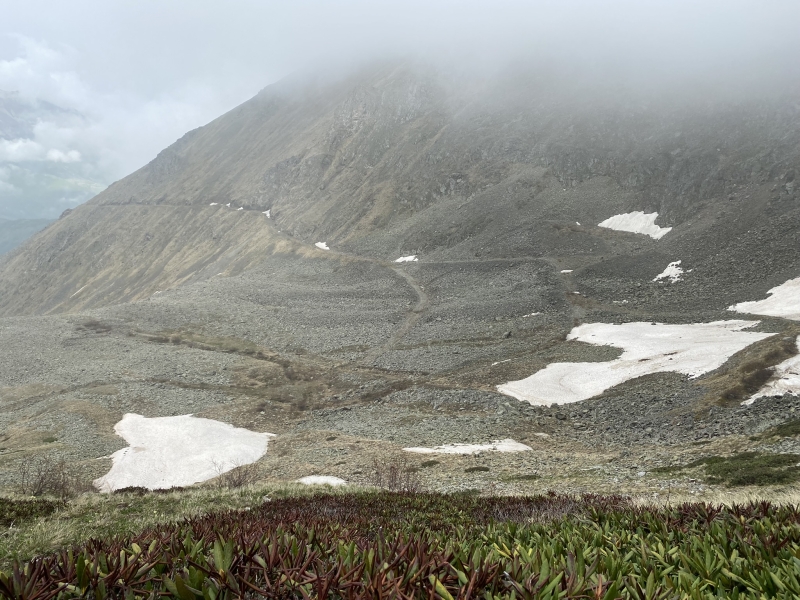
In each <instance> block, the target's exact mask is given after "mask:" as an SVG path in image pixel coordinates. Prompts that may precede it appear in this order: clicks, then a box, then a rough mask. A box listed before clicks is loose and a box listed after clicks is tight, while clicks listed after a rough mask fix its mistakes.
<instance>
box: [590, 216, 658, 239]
mask: <svg viewBox="0 0 800 600" xmlns="http://www.w3.org/2000/svg"><path fill="white" fill-rule="evenodd" d="M657 218H658V213H657V212H654V213H647V214H645V213H644V212H643V211H641V210H637V211H634V212H630V213H625V214H622V215H615V216H613V217H610V218H608V219H606V220H605V221H602V222H601V223H598V224H597V226H598V227H605V228H606V229H614V230H616V231H629V232H631V233H641V234H643V235H649V236H650V237H651V238H653V239H654V240H659V239H661V238H662V237H664V236H665V235H667V234H668V233H669V232H670V231H672V227H659V226H658V225H656V219H657Z"/></svg>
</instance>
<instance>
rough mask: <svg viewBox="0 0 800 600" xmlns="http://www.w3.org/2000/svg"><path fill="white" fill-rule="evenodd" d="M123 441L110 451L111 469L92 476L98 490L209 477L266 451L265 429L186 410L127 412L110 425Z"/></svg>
mask: <svg viewBox="0 0 800 600" xmlns="http://www.w3.org/2000/svg"><path fill="white" fill-rule="evenodd" d="M114 431H115V432H116V434H117V435H119V436H121V437H122V438H124V440H125V441H126V442H128V444H129V446H128V447H127V448H123V449H122V450H117V451H116V452H115V453H114V454H112V455H111V458H112V459H113V460H114V463H113V465H112V466H111V470H110V471H109V472H108V473H106V474H105V475H103V476H102V477H100V478H99V479H96V480H95V481H94V485H95V487H97V488H98V489H99V490H100V491H101V492H111V491H114V490H118V489H121V488H126V487H131V486H137V487H144V488H147V489H149V490H155V489H164V488H171V487H176V486H187V485H192V484H193V483H197V482H199V481H206V480H208V479H213V478H214V477H217V476H218V475H220V474H222V473H224V472H226V471H230V470H231V469H233V468H235V467H238V466H240V465H246V464H250V463H253V462H255V461H257V460H258V459H259V458H261V457H262V456H264V454H265V453H266V452H267V442H268V441H269V439H270V438H271V437H274V435H273V434H271V433H257V432H255V431H250V430H248V429H241V428H238V427H234V426H233V425H228V424H227V423H221V422H220V421H213V420H211V419H200V418H197V417H194V416H192V415H181V416H178V417H156V418H153V419H148V418H147V417H143V416H142V415H135V414H131V413H128V414H126V415H125V416H124V417H122V420H121V421H120V422H119V423H117V424H116V425H115V426H114Z"/></svg>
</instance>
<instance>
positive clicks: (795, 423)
mask: <svg viewBox="0 0 800 600" xmlns="http://www.w3.org/2000/svg"><path fill="white" fill-rule="evenodd" d="M796 435H800V419H794V420H792V421H787V422H786V423H781V424H780V425H777V426H775V427H771V428H770V429H767V430H766V431H764V432H763V433H762V434H761V435H760V436H758V438H757V439H762V438H769V437H794V436H796Z"/></svg>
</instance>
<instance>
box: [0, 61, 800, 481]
mask: <svg viewBox="0 0 800 600" xmlns="http://www.w3.org/2000/svg"><path fill="white" fill-rule="evenodd" d="M601 92H602V93H601ZM798 134H800V107H798V106H797V104H796V103H795V102H793V101H792V100H791V99H788V100H787V99H786V98H782V97H777V96H776V97H771V98H766V97H762V98H750V99H739V100H735V101H734V100H726V101H722V100H714V101H705V102H700V101H697V100H691V101H689V100H685V99H684V100H682V101H681V102H678V101H676V100H675V99H660V98H657V97H651V96H648V95H647V94H646V93H644V92H642V93H638V92H636V93H630V94H627V93H626V94H618V93H616V92H612V91H608V90H605V91H603V90H601V91H596V93H594V92H593V93H591V94H588V93H586V90H580V89H576V88H575V87H574V86H570V85H568V84H567V83H564V82H561V81H555V80H550V79H543V78H541V77H537V76H533V75H531V76H519V74H518V73H516V74H512V73H505V74H501V75H497V76H495V77H493V78H491V79H485V80H478V79H470V80H465V79H464V78H459V76H456V75H452V74H444V73H442V72H441V71H436V70H434V69H431V68H422V67H419V66H410V65H408V64H404V63H383V64H380V65H375V66H372V67H370V68H365V69H362V70H360V71H358V72H357V73H355V74H352V73H351V74H349V75H347V76H341V77H334V76H331V77H328V78H327V79H314V78H301V77H296V78H293V79H291V80H287V81H285V82H281V83H279V84H276V85H274V86H270V87H268V88H266V89H264V90H263V91H262V92H261V93H259V94H258V95H257V96H256V97H255V98H253V99H251V100H250V101H248V102H246V103H244V104H243V105H241V106H239V107H238V108H236V109H235V110H233V111H231V112H230V113H228V114H226V115H223V116H222V117H220V118H218V119H217V120H215V121H213V122H212V123H210V124H208V125H206V126H205V127H202V128H200V129H197V130H195V131H192V132H190V133H188V134H186V135H185V136H184V137H183V138H181V139H180V140H179V141H178V142H176V143H175V144H174V145H172V146H170V147H169V148H167V149H166V150H164V151H163V152H162V153H161V154H159V156H158V157H157V158H156V159H154V160H153V161H152V162H151V163H150V164H148V165H147V166H145V167H144V168H142V169H140V170H139V171H137V172H136V173H133V174H132V175H130V176H128V177H126V178H125V179H123V180H121V181H119V182H116V183H115V184H113V185H112V186H110V187H109V188H108V189H107V190H106V191H104V192H103V193H101V194H99V195H98V196H97V197H95V198H94V199H93V200H91V201H90V202H88V203H86V204H85V205H82V206H81V207H79V208H78V209H76V210H75V211H73V212H72V213H71V214H69V215H68V216H66V217H64V218H62V219H61V220H59V221H58V222H57V223H55V224H53V225H52V226H50V227H48V228H47V229H46V230H45V231H43V232H42V233H40V234H39V235H37V236H35V237H34V238H33V239H31V240H30V241H29V242H27V243H26V244H25V245H24V246H23V247H21V248H19V249H17V250H16V251H14V252H12V253H10V254H8V255H6V256H4V257H0V315H3V318H2V319H0V324H2V327H0V348H2V350H0V366H2V369H0V372H1V373H2V381H0V394H2V395H0V432H2V433H0V447H2V450H1V451H0V452H4V453H5V454H7V455H8V456H9V457H11V458H13V459H14V460H22V459H23V458H24V457H26V456H30V455H32V454H37V453H39V454H42V453H47V452H55V453H60V455H63V456H69V457H70V458H71V460H75V461H86V462H85V464H86V465H87V466H86V468H87V469H89V470H91V471H92V473H95V472H96V474H97V475H99V474H101V472H102V471H103V470H104V469H107V465H108V463H107V462H104V461H93V462H92V461H91V460H90V459H95V458H98V457H102V456H106V455H108V454H109V453H110V452H111V451H113V450H115V449H118V448H120V447H123V446H124V442H122V440H120V438H118V437H116V436H114V434H113V430H112V426H113V424H114V423H115V422H117V421H118V420H119V419H120V418H121V416H122V414H124V413H127V412H135V413H137V414H144V415H145V416H148V417H154V416H170V415H179V414H186V413H190V412H191V413H197V414H199V415H202V416H206V417H209V418H216V419H220V420H225V421H226V422H230V423H232V424H234V425H237V426H242V427H248V428H251V429H257V430H259V431H268V432H270V433H276V434H278V437H277V438H276V439H275V440H274V441H273V442H270V451H269V452H268V453H267V456H266V457H265V459H263V461H262V462H263V464H264V465H266V466H265V468H266V469H267V471H268V473H269V476H270V477H274V478H277V479H282V478H283V479H286V478H293V477H295V476H297V477H299V476H302V475H317V474H323V475H335V476H339V477H342V478H344V479H346V480H348V481H362V482H366V481H367V480H368V479H369V470H370V468H371V466H370V465H371V464H372V463H371V461H372V459H373V458H375V457H376V456H379V457H384V458H385V457H387V456H388V457H391V456H405V455H404V454H403V452H402V447H404V446H435V445H440V444H447V443H473V442H484V441H485V442H488V441H491V440H495V439H504V438H514V439H516V440H518V441H522V442H524V443H526V444H528V445H529V446H530V447H532V448H533V449H534V452H533V453H526V454H525V456H524V457H523V458H520V456H521V455H508V456H506V455H500V454H491V453H489V455H485V456H483V457H478V458H476V457H470V458H468V459H465V458H458V457H455V458H454V457H448V458H446V459H441V460H440V461H439V462H438V463H437V465H440V466H437V467H436V469H442V471H439V472H434V471H435V470H434V471H424V472H423V471H421V472H422V473H423V474H425V476H426V477H428V478H429V484H430V485H432V486H439V487H442V486H443V487H445V488H446V489H453V488H454V487H459V486H460V487H476V486H477V487H485V486H487V485H506V486H507V487H508V489H517V488H515V487H514V486H515V485H516V486H519V485H523V487H524V485H542V486H548V485H550V486H553V485H562V487H564V486H566V487H571V488H572V489H577V488H581V486H584V487H583V488H581V489H586V488H585V486H589V487H590V488H591V489H600V488H606V489H611V490H618V489H623V488H624V489H631V490H643V489H660V487H659V486H662V485H666V484H665V483H664V481H665V480H664V478H663V477H661V478H658V477H656V478H653V479H648V478H645V479H640V478H639V477H638V475H636V476H635V477H634V476H632V475H631V473H637V474H638V473H639V472H640V471H642V472H645V473H646V472H648V471H649V470H650V468H651V467H655V466H659V465H662V466H663V465H665V464H671V463H672V462H674V461H676V460H680V459H681V457H683V456H693V455H695V454H696V453H697V452H698V448H700V450H703V451H707V452H711V451H713V452H718V453H725V452H730V451H732V450H735V449H744V448H747V447H750V446H752V445H753V442H752V441H751V442H748V441H747V440H748V436H753V435H755V434H758V433H760V432H762V431H766V430H768V429H769V428H770V427H772V426H774V425H776V424H778V423H780V422H782V421H785V420H786V419H787V418H788V415H789V413H788V411H789V410H794V407H795V404H798V403H797V399H796V398H795V397H793V396H791V395H789V394H787V395H785V396H784V397H782V398H780V399H769V400H765V401H763V402H761V403H760V405H758V406H760V407H761V408H760V409H759V411H758V412H753V411H752V410H750V409H745V408H741V407H740V406H739V403H740V402H741V400H743V399H744V398H743V397H741V396H742V394H743V393H744V392H742V391H741V390H739V391H736V392H734V391H731V390H735V389H739V388H736V386H737V385H740V384H741V381H742V379H743V378H746V377H747V376H748V374H749V373H750V372H751V371H748V370H747V369H749V368H750V367H748V366H747V365H749V364H750V363H753V362H754V361H756V362H757V361H761V362H762V363H763V365H762V367H759V368H762V369H767V368H768V367H769V366H770V365H774V364H777V362H779V361H780V360H782V359H783V358H785V357H786V356H789V355H791V354H792V353H793V352H794V351H795V350H793V347H791V344H788V342H786V339H791V340H793V339H794V338H795V337H796V335H797V333H798V326H797V324H796V322H795V321H792V320H791V319H785V318H780V317H769V318H766V317H765V318H760V319H759V318H758V317H755V318H754V319H753V320H760V321H761V323H760V324H759V325H757V326H755V327H754V328H752V329H751V330H752V331H754V332H762V333H769V334H771V335H770V336H767V337H766V338H765V339H764V340H763V341H760V342H758V343H757V344H754V345H752V346H749V347H747V348H746V349H744V350H742V351H741V352H739V353H737V354H735V355H734V356H732V357H731V358H730V360H728V361H727V362H726V363H725V365H723V367H721V368H720V369H717V370H715V371H713V372H711V373H709V374H707V375H703V377H700V378H698V379H689V378H688V377H687V376H686V375H681V374H679V373H659V374H652V375H646V376H644V377H640V378H638V379H635V380H633V381H629V382H626V383H623V384H621V385H618V386H616V387H613V388H612V389H610V390H607V391H606V392H604V393H603V394H602V395H600V396H598V397H595V398H592V399H590V400H586V401H584V402H579V403H576V404H574V405H568V406H564V407H554V408H546V407H533V406H528V405H527V404H524V403H521V402H519V401H518V400H516V399H513V398H509V397H507V396H502V395H500V394H498V393H497V391H496V386H497V385H499V384H502V383H505V382H507V381H510V380H515V379H522V378H524V377H527V376H529V375H530V374H531V373H534V372H536V371H538V370H539V369H542V368H544V367H546V366H547V365H548V364H551V363H553V362H582V361H610V360H613V359H615V358H616V357H617V356H619V354H620V350H619V349H616V348H613V347H611V346H604V345H590V344H587V343H583V342H579V341H569V340H567V339H566V338H567V334H568V333H569V332H570V330H571V329H572V328H573V327H574V326H576V325H580V324H581V323H593V322H606V323H608V322H611V323H623V322H650V321H652V322H656V321H657V322H661V323H696V322H708V321H714V320H724V319H732V318H741V315H737V314H735V313H730V312H729V311H728V310H727V308H728V307H729V306H730V305H732V304H735V303H737V302H742V301H746V300H757V299H761V298H763V297H764V296H765V294H766V292H767V290H768V289H770V288H772V287H774V286H776V285H778V284H781V283H783V282H784V281H786V280H788V279H791V278H794V277H798V276H800V190H798V189H797V187H796V183H795V177H796V175H797V173H798V172H800V135H798ZM633 211H644V212H646V213H652V212H657V213H658V218H657V220H656V224H657V225H659V226H662V227H671V228H672V230H671V231H670V232H669V233H668V234H667V235H665V236H664V237H662V238H660V239H652V238H651V237H648V236H646V235H641V234H637V233H631V232H623V231H615V230H612V229H608V228H603V227H598V223H600V222H602V221H604V220H606V219H608V218H610V217H613V216H614V215H619V214H622V213H629V212H633ZM318 242H325V244H327V247H328V248H330V250H324V249H320V248H319V247H316V246H315V243H318ZM411 255H415V256H416V257H417V259H418V260H417V261H416V262H406V263H396V262H394V261H395V260H396V259H397V258H399V257H401V256H411ZM678 260H680V261H681V266H682V267H683V269H684V273H683V276H682V278H681V280H679V281H675V282H674V283H673V282H671V281H670V279H669V278H665V279H661V280H658V281H654V279H655V278H656V277H657V276H658V275H659V274H660V273H661V272H662V271H664V269H665V268H666V267H667V265H668V264H670V263H673V262H675V261H678ZM762 337H764V336H762ZM737 394H738V395H737ZM798 405H800V404H798ZM47 440H49V441H47ZM698 441H699V442H702V443H703V444H708V446H707V447H706V446H703V447H699V446H696V445H693V444H695V443H696V442H698ZM775 443H777V444H779V445H780V444H784V445H785V444H786V443H788V444H790V445H791V443H793V442H791V440H790V441H789V442H786V441H780V442H775ZM769 447H770V448H773V449H774V447H777V446H774V444H773V446H769ZM781 447H783V446H781ZM709 448H710V449H711V450H709ZM531 456H534V458H530V457H531ZM612 459H613V460H614V461H615V462H614V463H613V466H609V467H606V466H602V467H601V466H598V465H606V464H608V461H609V460H612ZM465 460H468V461H472V462H473V463H474V462H475V461H478V463H480V465H481V466H486V470H482V469H478V470H473V471H469V473H470V474H469V475H468V476H466V475H465V471H464V469H465V463H464V462H463V461H465ZM481 461H483V462H481ZM13 462H14V461H8V462H6V464H8V465H10V466H9V467H8V468H7V470H6V471H5V472H4V474H3V475H2V476H3V477H4V478H5V479H4V480H5V481H11V480H12V479H13ZM484 463H486V464H484ZM469 464H470V465H471V464H472V463H469ZM585 469H593V470H590V471H585ZM587 472H589V473H592V474H593V475H592V478H591V481H590V482H587V481H588V480H586V477H588V476H587V475H586V473H587ZM594 474H596V475H597V476H596V477H595V476H594ZM521 475H525V476H527V475H531V477H530V478H528V479H524V478H523V479H519V478H518V479H514V477H517V476H521ZM534 475H535V476H536V477H540V478H542V479H541V482H540V483H538V484H537V483H531V482H534V481H536V480H535V478H534V477H533V476H534ZM514 481H517V482H523V483H513V482H514ZM524 482H528V483H524ZM559 482H560V483H559ZM686 485H688V484H686ZM693 485H694V484H693ZM697 485H699V484H697ZM576 486H577V488H576ZM648 486H649V487H648ZM701 487H702V486H701ZM526 489H527V488H526Z"/></svg>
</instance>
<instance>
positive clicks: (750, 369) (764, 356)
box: [704, 328, 798, 405]
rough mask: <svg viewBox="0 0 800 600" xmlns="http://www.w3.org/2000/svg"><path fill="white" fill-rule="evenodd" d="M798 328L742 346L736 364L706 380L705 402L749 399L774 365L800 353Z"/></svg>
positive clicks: (732, 402)
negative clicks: (746, 346) (707, 393)
mask: <svg viewBox="0 0 800 600" xmlns="http://www.w3.org/2000/svg"><path fill="white" fill-rule="evenodd" d="M797 334H798V331H796V328H792V329H790V330H787V331H784V332H781V333H778V334H776V335H774V336H772V337H769V338H767V339H765V340H762V341H760V342H757V343H755V344H753V345H752V346H749V347H748V348H746V349H745V350H742V351H741V352H740V353H739V354H737V355H736V358H735V360H733V361H732V364H733V367H732V368H730V369H728V370H727V371H725V372H724V373H722V374H720V375H717V376H715V377H712V378H711V379H709V380H708V381H707V382H706V385H707V386H708V387H709V396H708V397H707V398H706V402H704V404H706V405H708V404H710V403H716V404H722V405H736V404H739V403H740V402H741V401H742V400H746V399H747V398H749V397H750V396H752V395H753V394H754V393H756V392H757V391H758V390H759V389H761V387H762V386H763V385H764V384H765V383H766V382H767V381H768V380H769V379H770V377H772V375H773V372H774V371H773V367H774V366H775V365H777V364H779V363H781V362H783V361H785V360H786V359H788V358H791V357H792V356H794V355H795V354H797V344H796V343H795V338H796V336H797Z"/></svg>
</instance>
